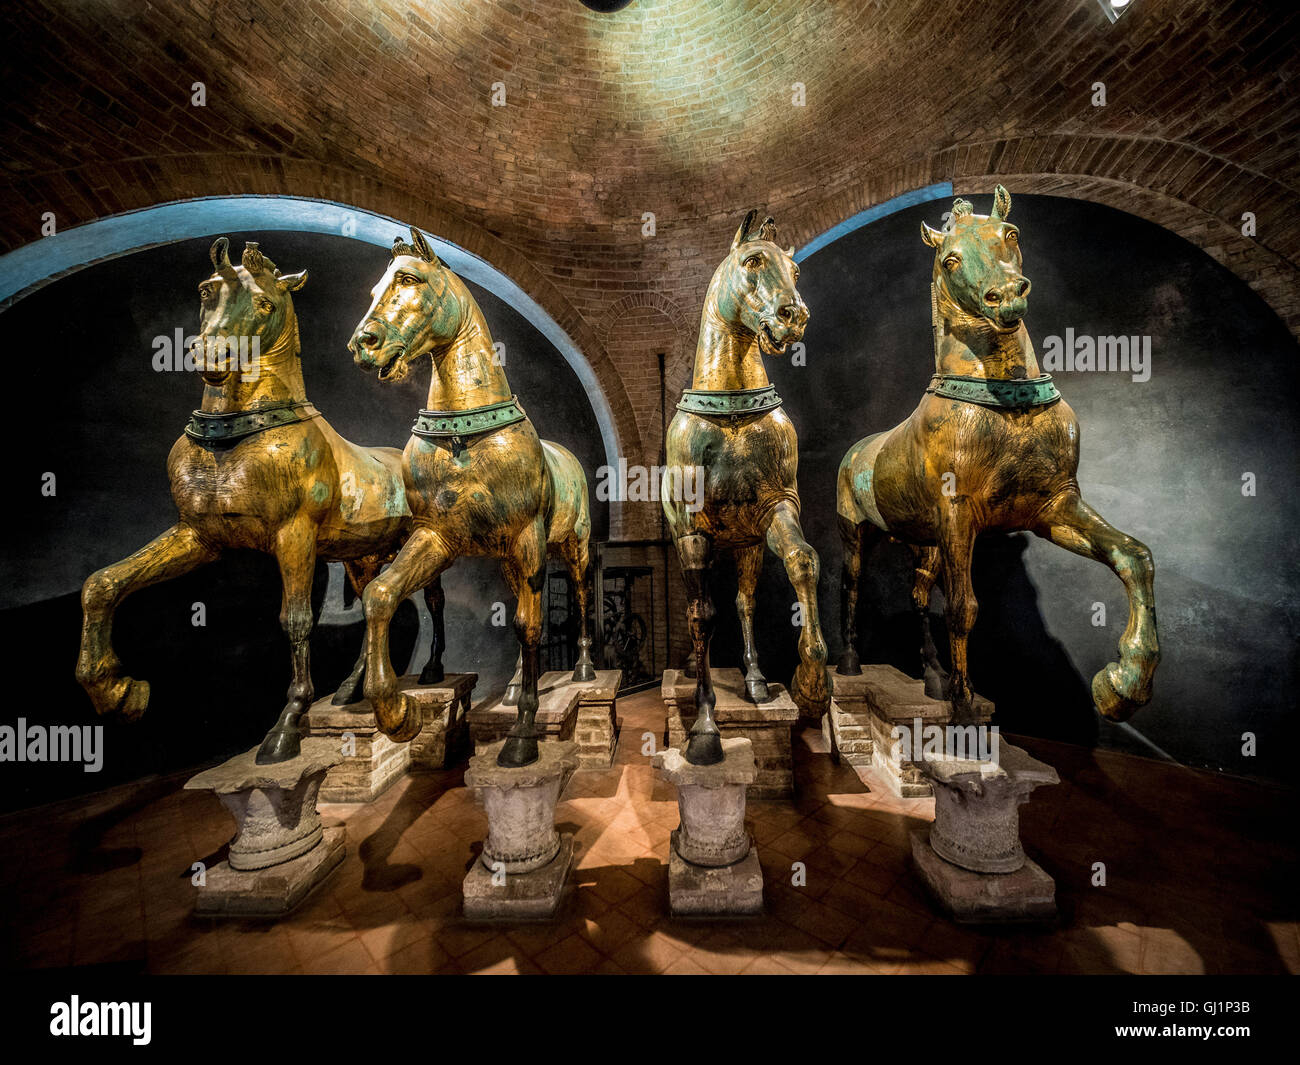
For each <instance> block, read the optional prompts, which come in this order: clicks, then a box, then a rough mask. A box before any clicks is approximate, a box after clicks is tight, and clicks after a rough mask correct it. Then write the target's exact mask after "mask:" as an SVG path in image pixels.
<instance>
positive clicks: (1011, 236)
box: [1007, 229, 1020, 244]
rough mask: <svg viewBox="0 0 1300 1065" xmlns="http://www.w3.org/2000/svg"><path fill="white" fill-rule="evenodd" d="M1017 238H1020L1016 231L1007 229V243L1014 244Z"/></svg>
mask: <svg viewBox="0 0 1300 1065" xmlns="http://www.w3.org/2000/svg"><path fill="white" fill-rule="evenodd" d="M1019 239H1020V237H1019V235H1018V234H1017V233H1016V231H1015V230H1014V229H1008V230H1007V243H1008V244H1015V243H1016V241H1018V240H1019Z"/></svg>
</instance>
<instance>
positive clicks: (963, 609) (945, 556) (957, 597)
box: [938, 499, 979, 725]
mask: <svg viewBox="0 0 1300 1065" xmlns="http://www.w3.org/2000/svg"><path fill="white" fill-rule="evenodd" d="M941 507H942V509H941V510H940V517H939V544H938V555H939V564H940V566H941V567H942V569H943V589H944V598H945V600H946V602H945V604H944V617H945V619H946V620H947V622H948V642H949V645H950V647H951V651H952V673H951V675H950V676H949V678H948V691H947V696H948V699H949V700H950V702H951V703H952V724H954V725H971V724H974V723H975V705H974V704H975V700H974V693H973V692H972V691H971V687H970V678H969V675H968V673H967V663H966V642H967V640H968V638H969V637H970V631H971V629H973V628H974V627H975V618H976V615H977V614H978V613H979V603H978V602H977V601H976V599H975V589H974V586H973V585H972V584H971V572H970V571H971V558H972V556H973V554H974V549H975V519H974V515H973V514H972V513H971V509H970V504H969V503H967V502H965V501H963V500H955V499H954V500H946V501H945V502H944V503H943V504H941Z"/></svg>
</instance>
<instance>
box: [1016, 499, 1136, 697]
mask: <svg viewBox="0 0 1300 1065" xmlns="http://www.w3.org/2000/svg"><path fill="white" fill-rule="evenodd" d="M1034 532H1036V533H1037V534H1038V535H1039V536H1042V537H1045V538H1046V539H1049V540H1051V541H1052V543H1054V544H1058V545H1060V546H1061V547H1064V548H1065V549H1066V550H1067V551H1073V552H1074V553H1075V554H1076V555H1083V556H1084V557H1086V558H1093V559H1096V560H1097V561H1098V562H1102V563H1105V564H1106V565H1107V566H1109V567H1110V568H1111V570H1113V571H1114V573H1115V575H1116V576H1117V577H1119V579H1120V580H1121V581H1123V583H1124V590H1125V591H1126V592H1127V593H1128V624H1127V625H1126V626H1125V628H1124V632H1123V634H1122V635H1121V636H1120V639H1119V661H1118V662H1109V663H1107V664H1106V666H1105V667H1104V668H1103V669H1101V670H1099V671H1098V672H1097V674H1096V675H1095V676H1094V677H1093V678H1092V699H1093V702H1094V704H1095V705H1096V707H1097V711H1098V712H1099V713H1100V714H1101V715H1102V716H1103V717H1106V718H1109V719H1110V720H1112V721H1126V720H1128V719H1129V718H1130V717H1132V716H1133V714H1134V713H1135V712H1136V711H1137V710H1138V709H1139V708H1140V707H1142V706H1145V705H1146V704H1147V703H1148V702H1150V701H1151V687H1152V679H1153V677H1154V674H1155V670H1156V666H1157V664H1159V662H1160V642H1159V639H1158V638H1157V634H1156V599H1155V562H1154V561H1153V560H1152V558H1151V551H1150V550H1149V549H1148V548H1147V546H1146V544H1144V543H1142V542H1141V541H1140V540H1136V539H1134V538H1133V537H1132V536H1129V535H1128V534H1127V533H1123V532H1120V531H1119V530H1118V529H1116V528H1115V527H1114V526H1113V525H1111V524H1110V523H1109V522H1107V521H1106V519H1105V518H1103V517H1102V516H1101V515H1100V514H1098V513H1097V512H1096V511H1095V510H1093V509H1092V507H1090V506H1089V505H1088V504H1087V503H1085V502H1084V501H1083V499H1082V498H1080V496H1079V495H1078V494H1076V493H1070V494H1069V495H1067V496H1065V497H1063V498H1061V499H1060V500H1059V501H1057V502H1056V503H1055V504H1054V505H1053V506H1052V508H1051V509H1050V510H1049V511H1048V512H1046V513H1045V514H1044V516H1043V519H1042V521H1041V522H1040V523H1039V525H1038V526H1037V527H1036V528H1035V529H1034Z"/></svg>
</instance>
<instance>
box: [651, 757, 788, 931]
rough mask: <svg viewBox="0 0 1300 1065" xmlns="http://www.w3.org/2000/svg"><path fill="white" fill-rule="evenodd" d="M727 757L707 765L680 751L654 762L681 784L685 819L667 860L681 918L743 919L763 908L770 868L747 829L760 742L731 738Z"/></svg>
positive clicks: (671, 896)
mask: <svg viewBox="0 0 1300 1065" xmlns="http://www.w3.org/2000/svg"><path fill="white" fill-rule="evenodd" d="M722 755H723V757H722V761H721V762H718V763H716V764H715V765H707V766H697V765H692V764H691V763H690V762H688V761H686V759H685V757H684V756H683V754H682V752H681V750H679V749H677V748H672V749H669V750H667V751H661V752H659V753H658V754H656V755H655V756H654V759H653V761H654V766H655V768H656V769H658V770H659V771H660V774H661V775H662V776H663V778H664V779H665V780H667V781H668V782H669V783H671V784H672V785H674V786H675V787H676V788H677V812H678V817H679V820H680V824H679V825H678V827H677V828H675V829H673V832H672V843H671V848H670V851H669V858H668V904H669V909H670V910H671V912H672V913H673V915H674V916H691V917H706V916H712V917H722V916H744V915H749V914H755V913H760V912H762V909H763V873H762V869H761V868H760V866H759V861H758V851H757V848H755V847H754V845H753V841H752V839H751V838H750V835H749V830H748V829H747V828H746V827H745V796H746V792H747V789H748V788H749V786H750V785H751V784H752V783H753V781H754V778H755V777H756V776H757V773H758V768H757V765H756V764H755V761H754V749H753V744H752V743H751V741H750V740H748V739H747V738H745V737H742V736H733V737H729V738H727V737H724V738H723V740H722Z"/></svg>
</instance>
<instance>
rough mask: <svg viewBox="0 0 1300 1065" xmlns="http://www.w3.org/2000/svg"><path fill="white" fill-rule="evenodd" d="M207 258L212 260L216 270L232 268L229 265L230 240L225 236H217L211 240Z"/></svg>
mask: <svg viewBox="0 0 1300 1065" xmlns="http://www.w3.org/2000/svg"><path fill="white" fill-rule="evenodd" d="M208 258H210V259H211V260H212V265H213V267H214V268H215V269H217V270H233V269H234V267H233V266H231V265H230V241H229V239H227V238H226V237H218V238H217V239H216V240H214V241H213V242H212V247H211V248H209V249H208Z"/></svg>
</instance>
